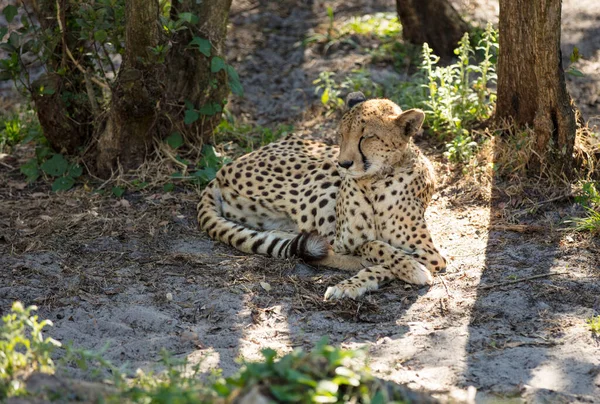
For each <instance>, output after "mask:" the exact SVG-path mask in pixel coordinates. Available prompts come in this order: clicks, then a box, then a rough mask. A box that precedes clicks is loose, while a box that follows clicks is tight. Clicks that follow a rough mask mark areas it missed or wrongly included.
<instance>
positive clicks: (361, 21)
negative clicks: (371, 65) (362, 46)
mask: <svg viewBox="0 0 600 404" xmlns="http://www.w3.org/2000/svg"><path fill="white" fill-rule="evenodd" d="M327 17H328V23H327V27H326V28H325V32H324V33H321V32H315V33H313V34H311V35H309V36H308V37H306V39H305V40H304V41H303V45H305V46H306V45H310V44H313V43H318V44H321V45H322V46H323V53H327V52H328V51H329V49H331V47H332V46H334V45H339V44H346V45H349V46H352V47H353V48H356V47H358V43H357V42H356V41H355V40H354V39H353V37H356V36H362V37H370V38H375V39H377V40H379V41H380V42H381V44H390V43H392V42H397V40H398V38H399V36H400V32H401V26H400V22H399V21H398V17H397V15H396V13H376V14H373V15H369V14H367V15H363V16H360V17H352V18H351V19H350V20H349V21H345V22H342V23H339V24H336V22H335V17H334V13H333V8H331V7H327Z"/></svg>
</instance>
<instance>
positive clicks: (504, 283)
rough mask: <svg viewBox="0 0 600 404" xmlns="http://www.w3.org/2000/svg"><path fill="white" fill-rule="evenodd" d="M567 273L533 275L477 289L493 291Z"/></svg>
mask: <svg viewBox="0 0 600 404" xmlns="http://www.w3.org/2000/svg"><path fill="white" fill-rule="evenodd" d="M568 273H569V272H568V271H564V272H553V273H549V274H541V275H533V276H528V277H527V278H521V279H515V280H513V281H507V282H500V283H492V284H491V285H484V286H481V287H480V288H479V289H493V288H498V287H501V286H508V285H512V284H515V283H520V282H525V281H530V280H532V279H539V278H547V277H549V276H555V275H565V274H568Z"/></svg>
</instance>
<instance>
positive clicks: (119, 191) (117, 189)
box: [111, 185, 125, 198]
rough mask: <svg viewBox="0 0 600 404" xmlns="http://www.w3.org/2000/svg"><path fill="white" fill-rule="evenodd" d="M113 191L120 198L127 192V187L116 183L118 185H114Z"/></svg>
mask: <svg viewBox="0 0 600 404" xmlns="http://www.w3.org/2000/svg"><path fill="white" fill-rule="evenodd" d="M111 192H112V194H113V195H114V196H116V197H117V198H120V197H122V196H123V194H124V193H125V188H123V187H120V186H118V185H116V186H114V187H112V189H111Z"/></svg>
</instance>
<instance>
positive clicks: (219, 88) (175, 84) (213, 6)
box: [166, 0, 232, 143]
mask: <svg viewBox="0 0 600 404" xmlns="http://www.w3.org/2000/svg"><path fill="white" fill-rule="evenodd" d="M231 1H232V0H205V1H202V2H197V1H195V0H183V1H180V2H172V6H171V16H172V18H174V19H176V18H177V15H178V14H179V13H182V12H190V13H192V14H194V15H197V16H198V18H199V23H198V24H196V25H195V24H190V30H184V31H180V32H179V33H178V34H177V35H176V37H175V38H174V40H173V47H172V48H171V50H170V51H169V54H168V55H167V61H166V65H167V76H168V77H169V79H168V81H167V83H166V86H167V94H168V95H169V97H170V99H169V105H174V106H176V107H174V108H171V109H170V111H169V115H170V116H171V118H172V121H174V122H180V123H182V122H183V117H184V112H185V107H184V106H185V103H186V101H187V102H188V103H191V104H193V106H194V108H196V109H198V110H199V109H200V108H201V107H202V106H205V105H209V104H218V105H219V106H221V107H222V106H223V105H224V104H225V102H226V99H227V95H228V94H229V88H228V86H227V74H226V72H225V71H224V70H221V71H220V72H218V73H216V74H215V73H211V58H212V57H215V56H218V57H221V58H222V59H225V54H224V48H225V39H226V35H227V20H228V16H229V9H230V7H231ZM195 36H198V37H201V38H204V39H208V40H209V41H210V43H211V57H207V56H205V55H204V54H202V53H200V52H199V51H198V50H197V49H193V48H190V47H189V46H188V44H189V43H190V41H192V39H193V37H195ZM220 121H221V113H220V112H217V113H216V114H214V115H201V116H200V118H199V119H198V120H197V121H195V122H193V123H192V124H190V125H181V124H179V125H178V127H176V128H171V129H172V130H177V131H179V132H181V133H184V134H185V135H186V136H187V137H189V138H190V139H189V140H190V141H193V142H195V143H198V142H207V141H209V140H210V137H211V136H212V133H213V129H214V128H215V127H216V126H217V125H218V124H219V122H220Z"/></svg>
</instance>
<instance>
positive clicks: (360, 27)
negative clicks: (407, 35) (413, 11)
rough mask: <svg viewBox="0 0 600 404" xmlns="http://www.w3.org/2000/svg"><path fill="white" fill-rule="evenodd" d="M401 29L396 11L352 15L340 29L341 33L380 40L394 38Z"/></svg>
mask: <svg viewBox="0 0 600 404" xmlns="http://www.w3.org/2000/svg"><path fill="white" fill-rule="evenodd" d="M401 31H402V26H401V25H400V21H399V20H398V15H397V13H376V14H372V15H371V14H367V15H363V16H360V17H352V18H351V19H350V21H348V22H346V23H344V24H343V25H342V27H341V29H340V32H341V34H342V35H348V34H354V35H364V36H374V37H376V38H379V39H380V40H382V41H390V40H396V39H397V38H398V36H400V33H401Z"/></svg>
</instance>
